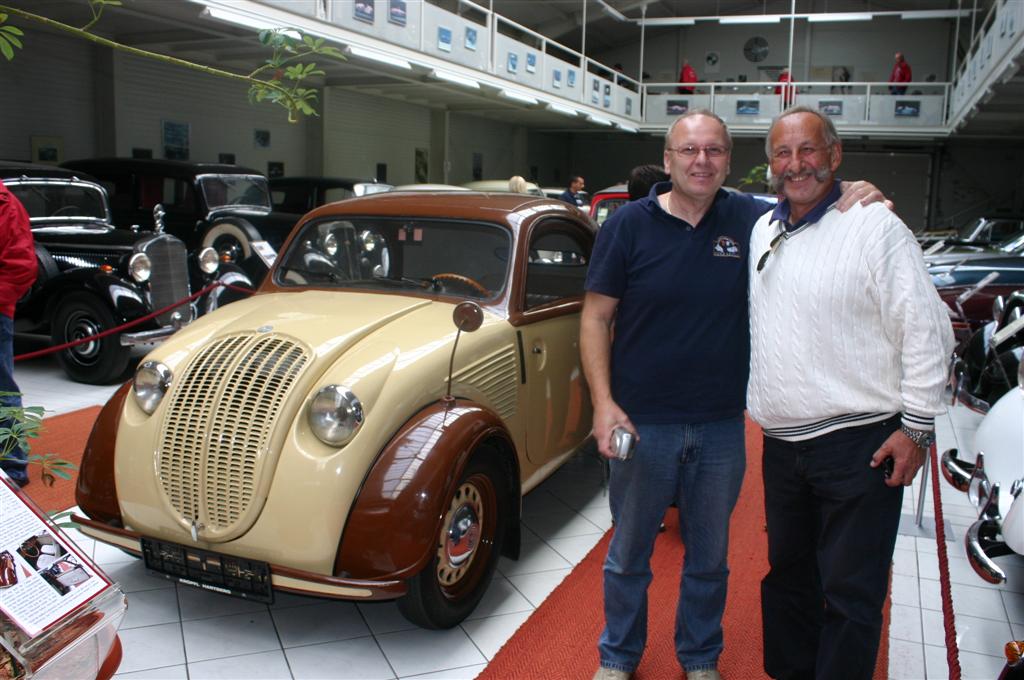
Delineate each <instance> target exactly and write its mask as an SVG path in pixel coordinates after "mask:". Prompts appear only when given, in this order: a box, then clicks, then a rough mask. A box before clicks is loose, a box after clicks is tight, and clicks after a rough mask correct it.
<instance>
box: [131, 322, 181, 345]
mask: <svg viewBox="0 0 1024 680" xmlns="http://www.w3.org/2000/svg"><path fill="white" fill-rule="evenodd" d="M178 328H180V327H179V326H162V327H160V328H154V329H153V330H150V331H139V332H138V333H122V334H121V346H123V347H132V346H134V345H149V344H152V343H154V342H162V341H163V340H166V339H167V338H169V337H170V336H171V335H172V334H173V333H174V332H175V331H177V330H178Z"/></svg>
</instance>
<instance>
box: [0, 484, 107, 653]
mask: <svg viewBox="0 0 1024 680" xmlns="http://www.w3.org/2000/svg"><path fill="white" fill-rule="evenodd" d="M110 585H111V583H110V581H109V580H107V578H106V577H105V576H104V575H103V574H100V573H98V572H97V571H96V570H95V569H93V566H92V563H91V562H90V561H89V559H88V558H87V557H85V556H84V555H82V554H81V552H80V551H79V550H78V547H77V546H75V545H74V544H73V543H71V542H70V541H68V540H67V539H66V538H64V536H63V535H61V534H60V533H59V532H57V531H55V530H54V529H52V528H51V525H50V524H48V523H47V521H46V519H45V517H44V516H43V515H41V514H40V513H39V512H38V511H37V510H36V509H35V507H34V505H33V504H30V503H27V502H25V501H23V500H22V499H21V497H20V492H19V491H16V490H15V486H14V483H13V482H11V481H10V480H9V479H8V478H7V477H6V476H5V475H2V474H0V611H2V612H3V614H4V615H5V616H6V617H7V618H8V619H9V620H10V621H11V622H13V623H14V624H15V625H16V626H17V627H18V628H20V629H21V630H22V631H23V632H24V633H25V634H26V635H28V636H29V637H35V636H37V635H38V634H39V633H40V632H42V631H43V630H45V629H46V628H48V627H50V626H52V625H54V624H55V623H57V622H58V621H60V620H62V619H64V618H65V617H67V616H68V615H70V614H71V613H72V612H74V611H75V610H77V609H79V608H80V607H82V606H83V605H84V604H85V603H87V602H89V601H90V600H92V599H93V598H95V597H96V596H97V595H99V594H100V593H102V592H103V591H104V590H105V589H107V588H108V587H110Z"/></svg>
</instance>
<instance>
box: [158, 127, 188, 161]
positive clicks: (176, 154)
mask: <svg viewBox="0 0 1024 680" xmlns="http://www.w3.org/2000/svg"><path fill="white" fill-rule="evenodd" d="M160 141H161V142H163V147H164V158H167V159H170V160H178V161H187V160H188V153H189V124H188V123H177V122H174V121H171V120H162V121H160Z"/></svg>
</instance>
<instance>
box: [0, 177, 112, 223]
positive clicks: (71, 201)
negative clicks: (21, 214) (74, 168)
mask: <svg viewBox="0 0 1024 680" xmlns="http://www.w3.org/2000/svg"><path fill="white" fill-rule="evenodd" d="M7 188H8V189H10V191H11V193H12V194H14V195H15V197H17V199H18V200H19V201H21V204H22V205H23V206H25V210H26V211H27V212H28V216H29V218H30V219H31V221H32V223H33V224H38V223H41V222H44V221H45V222H47V223H56V224H59V223H61V222H63V221H72V220H79V221H80V220H90V221H95V220H101V221H104V222H105V221H107V219H108V215H107V201H106V197H105V196H104V194H103V191H102V190H101V189H100V188H99V187H98V186H95V185H92V184H82V183H77V182H76V183H71V182H61V181H56V182H54V181H49V182H47V181H37V182H22V181H16V180H9V181H8V183H7Z"/></svg>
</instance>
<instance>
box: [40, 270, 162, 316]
mask: <svg viewBox="0 0 1024 680" xmlns="http://www.w3.org/2000/svg"><path fill="white" fill-rule="evenodd" d="M83 290H84V291H88V292H90V293H92V294H93V295H95V296H96V297H98V298H99V299H101V300H103V301H104V302H105V303H106V304H107V305H108V306H109V307H110V310H111V311H112V312H113V314H114V318H115V319H116V320H117V321H118V323H124V322H127V321H131V320H133V319H138V318H139V317H141V316H145V315H146V314H149V312H150V311H151V310H150V309H149V305H148V304H147V302H146V298H145V295H144V293H143V291H142V289H141V288H139V287H138V286H136V285H134V284H131V283H129V282H128V281H126V280H125V279H123V278H121V277H120V276H115V275H114V274H108V273H106V272H103V271H101V270H99V269H86V268H83V269H73V270H70V271H67V272H65V273H64V274H63V275H62V276H60V277H58V278H57V279H54V280H51V281H48V282H46V283H45V284H43V287H42V289H41V290H40V291H39V293H38V297H39V298H40V299H42V300H43V301H45V302H44V304H45V309H46V312H45V318H46V320H47V323H48V322H49V320H50V319H52V318H53V315H54V314H55V313H56V311H57V306H58V305H59V304H60V301H61V300H62V299H63V298H64V297H65V296H66V295H68V294H69V293H73V292H76V291H83Z"/></svg>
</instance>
